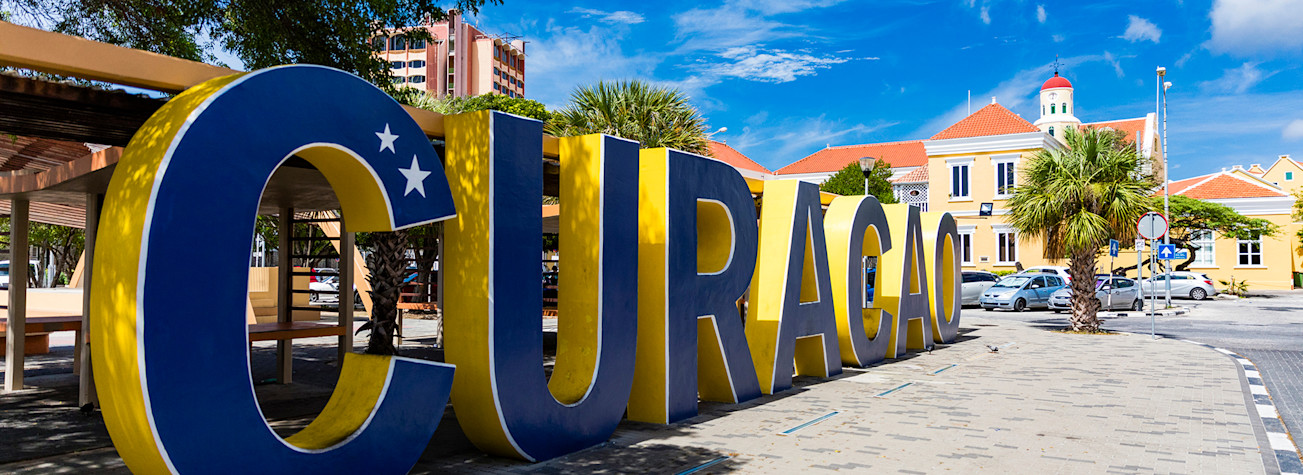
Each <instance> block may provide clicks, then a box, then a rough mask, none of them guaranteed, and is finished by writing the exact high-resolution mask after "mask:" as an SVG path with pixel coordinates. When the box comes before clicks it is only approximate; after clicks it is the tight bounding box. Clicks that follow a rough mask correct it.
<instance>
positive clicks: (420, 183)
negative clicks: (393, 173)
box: [398, 155, 430, 198]
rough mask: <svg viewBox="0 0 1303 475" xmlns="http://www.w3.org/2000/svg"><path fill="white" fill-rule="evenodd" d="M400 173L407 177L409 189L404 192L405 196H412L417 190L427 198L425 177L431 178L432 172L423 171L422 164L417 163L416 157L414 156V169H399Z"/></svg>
mask: <svg viewBox="0 0 1303 475" xmlns="http://www.w3.org/2000/svg"><path fill="white" fill-rule="evenodd" d="M398 172H399V173H402V174H403V176H405V177H407V188H406V189H404V190H403V196H407V195H410V194H412V190H416V192H417V193H420V194H421V197H422V198H424V197H425V177H427V176H430V172H427V171H424V170H421V164H419V163H417V162H416V155H412V168H399V169H398Z"/></svg>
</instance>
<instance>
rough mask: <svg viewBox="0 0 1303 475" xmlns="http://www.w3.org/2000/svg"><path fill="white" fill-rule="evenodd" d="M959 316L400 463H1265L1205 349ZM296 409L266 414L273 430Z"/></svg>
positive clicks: (309, 351) (861, 467)
mask: <svg viewBox="0 0 1303 475" xmlns="http://www.w3.org/2000/svg"><path fill="white" fill-rule="evenodd" d="M963 327H964V328H963V331H964V334H963V335H962V336H961V341H959V342H957V343H955V344H952V345H939V348H937V349H936V350H935V351H933V352H931V353H920V354H912V355H910V356H909V357H907V358H904V359H900V360H895V361H891V362H888V363H885V364H881V365H877V366H875V367H872V368H869V369H866V370H850V369H848V370H847V371H846V373H845V374H843V375H841V376H839V377H837V378H833V379H828V380H822V379H817V378H803V377H801V378H796V381H795V386H796V387H794V388H793V389H792V390H789V391H785V392H783V393H780V394H777V395H774V396H767V397H764V398H761V399H760V400H757V401H752V402H748V403H745V404H740V405H727V404H703V406H702V410H701V415H700V416H698V417H696V418H693V419H689V420H687V421H684V422H681V423H678V424H673V425H668V426H661V425H654V424H642V423H632V422H626V423H623V424H621V425H620V427H619V428H618V429H617V432H616V434H615V435H614V436H612V438H611V439H610V440H609V441H608V442H606V443H604V444H602V445H599V446H597V447H594V448H591V449H588V450H584V451H581V452H578V453H575V454H571V455H569V456H566V457H562V458H559V459H555V460H552V461H548V462H543V463H537V464H527V463H522V462H516V461H512V460H507V459H501V458H496V457H490V456H487V455H484V454H482V453H480V452H479V451H477V450H475V449H474V448H473V447H472V446H471V445H470V443H469V442H468V441H466V439H465V437H464V436H462V434H461V431H460V428H459V427H458V426H457V422H456V420H455V418H454V417H453V415H452V412H454V411H452V410H450V411H449V414H448V415H447V416H446V417H445V419H444V421H443V423H442V424H441V425H440V427H439V431H438V432H437V433H436V434H435V437H434V440H432V441H431V443H430V447H429V449H427V452H426V454H425V456H424V457H423V458H422V459H421V461H420V462H419V463H418V465H417V466H416V468H415V469H414V472H415V473H433V472H454V473H524V472H528V473H562V472H577V471H579V472H591V471H599V470H600V471H603V472H610V473H677V472H681V471H684V470H689V469H692V468H694V467H698V466H700V465H703V464H706V463H711V462H715V463H714V465H711V466H709V467H708V468H707V469H705V470H704V471H702V472H699V473H717V472H723V471H746V472H756V473H777V472H792V471H794V470H800V471H812V472H821V471H843V470H844V471H851V470H854V471H867V470H876V471H887V472H896V473H933V472H941V471H955V472H961V473H963V472H975V471H984V472H995V471H1000V472H1015V473H1026V472H1028V471H1033V472H1037V473H1045V472H1067V473H1134V472H1163V473H1264V471H1265V469H1264V466H1263V459H1262V455H1261V453H1260V452H1259V445H1258V440H1257V439H1256V437H1255V433H1254V428H1253V426H1252V425H1251V420H1252V419H1251V418H1250V414H1249V411H1248V408H1247V406H1246V403H1245V396H1244V393H1243V391H1242V388H1241V383H1240V373H1239V371H1240V370H1239V368H1238V365H1237V364H1236V363H1235V362H1234V360H1232V359H1230V358H1228V357H1226V356H1224V355H1222V354H1220V353H1217V352H1215V351H1212V350H1209V349H1207V348H1204V347H1201V346H1196V345H1191V344H1188V343H1184V342H1180V341H1175V340H1166V339H1160V340H1156V341H1154V340H1150V339H1148V337H1147V336H1141V335H1125V334H1124V335H1104V336H1086V335H1071V334H1062V333H1053V332H1047V331H1044V330H1042V329H1037V328H1034V327H1032V326H1029V325H1027V324H1025V323H1020V322H1011V321H997V320H990V319H983V318H971V317H968V316H966V317H965V320H964V325H963ZM987 345H990V346H998V347H1000V350H999V351H998V352H994V353H993V352H990V351H989V350H988V349H987ZM329 352H333V348H331V347H329V346H326V345H323V346H321V347H319V348H305V349H304V350H303V351H302V352H301V353H300V352H296V356H300V355H301V356H300V358H302V359H300V358H296V364H298V365H300V366H298V367H299V368H301V369H300V371H301V372H302V373H300V371H296V381H298V382H296V384H295V385H291V386H290V387H289V388H286V389H280V388H277V389H276V390H277V391H291V390H292V389H293V388H294V387H296V386H300V385H302V386H309V385H314V384H316V382H317V381H318V378H317V377H316V376H313V374H312V373H313V371H314V368H315V367H314V366H313V365H312V362H313V360H315V359H320V356H322V355H328V354H329ZM318 353H320V355H318ZM416 353H417V355H414V356H418V357H424V356H426V355H424V354H421V352H416ZM430 356H434V355H430ZM326 359H329V358H326ZM951 365H954V366H951ZM319 366H325V365H319ZM938 370H941V371H940V372H938ZM254 371H255V373H258V372H259V371H260V370H259V368H258V367H257V365H255V368H254ZM321 372H322V373H323V374H325V373H328V371H324V370H322V371H321ZM934 373H935V374H934ZM320 379H322V380H328V379H329V378H320ZM331 382H333V381H331ZM906 383H909V384H908V385H906ZM902 386H903V387H902ZM266 387H267V386H259V388H260V389H259V391H260V397H263V396H264V394H263V393H265V392H267V391H269V390H268V389H263V388H266ZM895 388H898V389H896V390H895V391H891V392H888V391H890V390H892V389H895ZM318 389H321V388H318ZM312 393H314V394H316V393H317V392H316V391H312ZM883 393H886V394H885V395H883V396H881V397H879V396H877V395H879V394H883ZM1275 393H1276V392H1275V390H1274V389H1273V394H1275ZM1295 394H1297V393H1295ZM286 397H288V396H286ZM6 398H7V397H6ZM6 398H0V411H3V409H4V407H6V406H5V405H7V404H9V403H10V400H9V399H6ZM834 412H835V413H836V414H833V415H831V416H829V417H827V418H825V419H824V420H822V421H821V422H818V423H814V424H810V425H806V426H804V427H801V428H799V429H795V430H792V429H794V428H797V427H800V426H802V424H806V423H808V422H810V421H812V420H815V419H817V418H820V417H823V416H828V415H829V414H832V413H834ZM11 415H12V414H11ZM307 420H308V418H307V417H302V416H290V417H285V418H283V419H280V420H278V421H277V422H276V423H275V425H276V426H277V427H278V431H282V432H283V433H287V432H289V431H292V430H294V429H295V428H297V427H301V426H302V425H303V424H305V423H306V421H307ZM783 431H789V435H781V434H780V432H783ZM0 433H4V432H3V431H0ZM0 437H5V436H0ZM11 442H13V441H11ZM18 442H20V443H21V441H18ZM3 445H8V444H0V446H3ZM74 450H76V447H71V446H70V450H68V452H74ZM1273 468H1274V467H1273ZM87 470H99V471H110V472H113V471H123V470H124V469H123V467H122V466H121V461H120V460H118V459H117V458H116V455H115V453H114V452H113V449H112V448H101V449H95V450H84V451H80V452H76V453H68V454H65V455H59V456H53V457H48V458H43V459H38V460H26V461H22V462H16V463H12V464H7V465H0V472H20V473H21V472H30V473H51V472H60V471H66V472H83V471H87Z"/></svg>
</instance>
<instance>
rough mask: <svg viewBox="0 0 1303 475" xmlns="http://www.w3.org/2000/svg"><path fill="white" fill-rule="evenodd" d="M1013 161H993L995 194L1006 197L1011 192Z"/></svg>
mask: <svg viewBox="0 0 1303 475" xmlns="http://www.w3.org/2000/svg"><path fill="white" fill-rule="evenodd" d="M1013 170H1014V162H1013V161H1012V160H1009V161H1000V162H996V163H995V196H996V197H997V198H999V197H1007V196H1009V195H1012V194H1013V178H1014V176H1013V175H1014V173H1013Z"/></svg>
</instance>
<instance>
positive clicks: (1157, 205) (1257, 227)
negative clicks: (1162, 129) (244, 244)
mask: <svg viewBox="0 0 1303 475" xmlns="http://www.w3.org/2000/svg"><path fill="white" fill-rule="evenodd" d="M1151 206H1153V208H1154V209H1162V208H1163V198H1162V197H1161V196H1160V197H1155V198H1154V202H1153V204H1152V205H1151ZM1294 209H1295V215H1296V216H1297V215H1298V214H1299V211H1298V210H1299V204H1298V203H1295V204H1294ZM1168 210H1169V211H1168V214H1169V215H1170V216H1168V217H1167V220H1168V227H1169V228H1170V230H1169V231H1168V239H1169V240H1170V241H1171V242H1172V243H1173V244H1176V245H1177V246H1178V247H1182V248H1185V249H1189V250H1190V251H1191V252H1190V258H1189V259H1186V260H1185V261H1184V262H1182V263H1181V264H1179V265H1177V266H1176V269H1177V270H1185V269H1186V268H1187V267H1189V265H1190V264H1191V263H1193V262H1194V258H1195V256H1194V251H1195V250H1197V249H1198V248H1199V247H1198V246H1197V245H1195V244H1194V243H1193V241H1194V239H1195V238H1196V237H1198V235H1199V234H1200V233H1201V232H1203V231H1212V232H1213V233H1214V234H1215V235H1219V236H1222V237H1227V238H1234V239H1257V238H1259V237H1262V236H1274V235H1275V234H1276V233H1278V232H1280V227H1279V226H1276V225H1275V224H1272V223H1271V221H1268V220H1265V219H1262V218H1250V217H1247V216H1244V215H1242V214H1240V213H1238V212H1236V211H1235V210H1234V209H1232V208H1231V207H1229V206H1226V205H1222V204H1218V203H1212V202H1208V201H1201V200H1196V199H1194V198H1189V197H1185V196H1179V195H1178V196H1172V197H1170V198H1169V200H1168ZM1295 219H1297V218H1295Z"/></svg>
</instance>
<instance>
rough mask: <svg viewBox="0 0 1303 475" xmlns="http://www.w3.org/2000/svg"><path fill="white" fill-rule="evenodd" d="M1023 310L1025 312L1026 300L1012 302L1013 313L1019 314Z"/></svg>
mask: <svg viewBox="0 0 1303 475" xmlns="http://www.w3.org/2000/svg"><path fill="white" fill-rule="evenodd" d="M1023 310H1027V301H1026V300H1023V299H1018V300H1016V301H1014V302H1013V311H1015V312H1021V311H1023Z"/></svg>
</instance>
